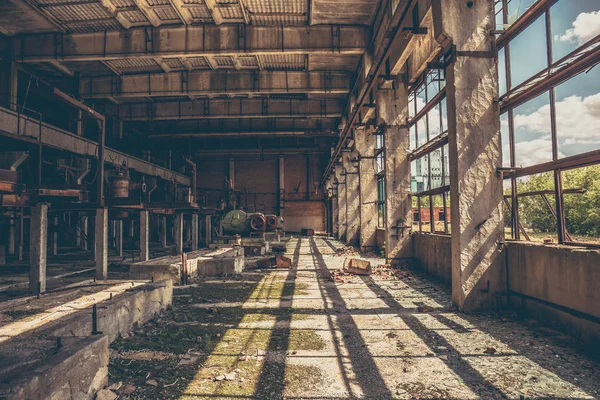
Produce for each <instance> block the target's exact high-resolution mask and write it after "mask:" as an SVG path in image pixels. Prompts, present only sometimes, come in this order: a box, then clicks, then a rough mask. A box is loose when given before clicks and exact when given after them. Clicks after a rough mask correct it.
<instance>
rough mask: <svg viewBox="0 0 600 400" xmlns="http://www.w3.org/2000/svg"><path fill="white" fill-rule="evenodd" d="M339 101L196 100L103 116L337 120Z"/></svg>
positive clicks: (112, 109) (127, 107)
mask: <svg viewBox="0 0 600 400" xmlns="http://www.w3.org/2000/svg"><path fill="white" fill-rule="evenodd" d="M344 106H345V101H344V100H343V99H323V100H318V99H308V100H298V99H290V100H287V99H266V98H251V99H248V98H236V99H196V100H185V101H170V102H156V103H128V104H122V105H112V104H108V105H106V108H105V110H104V114H106V115H108V116H111V117H116V118H118V119H120V120H123V121H162V120H185V119H239V118H285V117H299V118H331V117H341V116H342V113H343V111H344Z"/></svg>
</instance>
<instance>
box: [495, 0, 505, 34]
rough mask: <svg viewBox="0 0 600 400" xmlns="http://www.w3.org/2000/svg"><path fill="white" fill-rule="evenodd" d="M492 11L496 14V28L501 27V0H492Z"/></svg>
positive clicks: (502, 22)
mask: <svg viewBox="0 0 600 400" xmlns="http://www.w3.org/2000/svg"><path fill="white" fill-rule="evenodd" d="M494 12H495V14H496V29H502V25H503V24H504V21H503V18H502V14H503V13H502V0H495V1H494Z"/></svg>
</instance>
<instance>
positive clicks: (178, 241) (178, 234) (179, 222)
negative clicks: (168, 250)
mask: <svg viewBox="0 0 600 400" xmlns="http://www.w3.org/2000/svg"><path fill="white" fill-rule="evenodd" d="M174 236H175V251H176V252H177V254H181V253H183V213H181V212H178V213H176V214H175V230H174Z"/></svg>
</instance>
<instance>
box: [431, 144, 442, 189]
mask: <svg viewBox="0 0 600 400" xmlns="http://www.w3.org/2000/svg"><path fill="white" fill-rule="evenodd" d="M429 160H430V171H431V189H435V188H439V187H442V186H443V182H444V180H443V179H444V177H443V176H442V163H443V160H442V149H436V150H434V151H432V152H431V153H429Z"/></svg>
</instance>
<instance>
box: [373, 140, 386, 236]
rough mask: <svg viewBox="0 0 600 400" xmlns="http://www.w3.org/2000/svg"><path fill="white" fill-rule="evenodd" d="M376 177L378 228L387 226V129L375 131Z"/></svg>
mask: <svg viewBox="0 0 600 400" xmlns="http://www.w3.org/2000/svg"><path fill="white" fill-rule="evenodd" d="M375 177H376V178H377V226H379V227H384V226H385V215H386V211H385V129H378V130H377V131H375Z"/></svg>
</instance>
